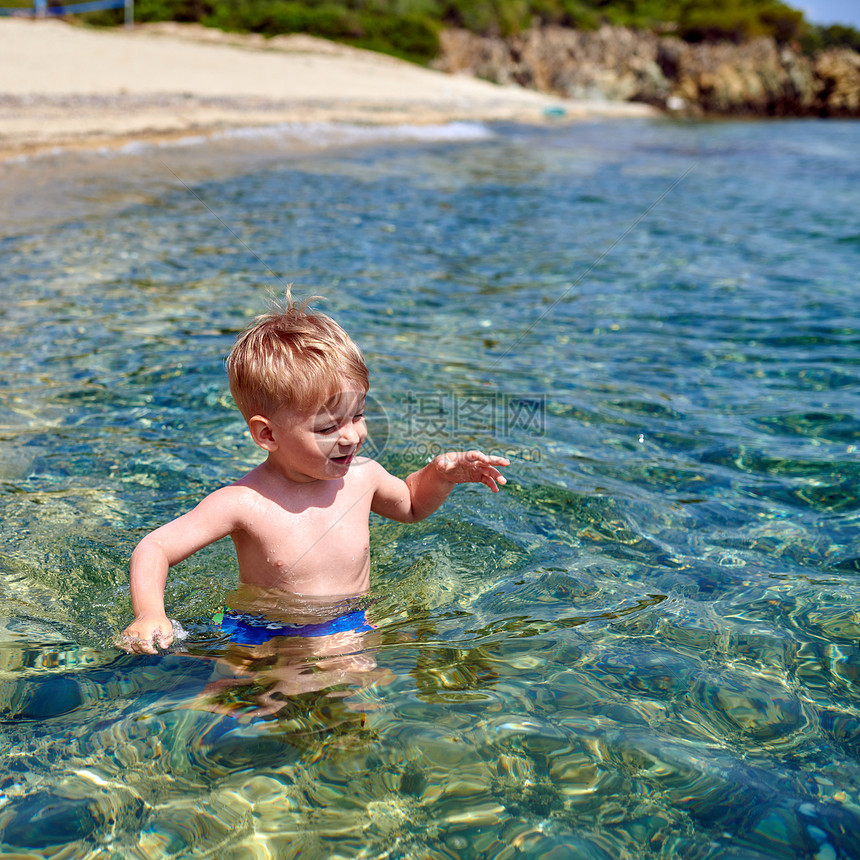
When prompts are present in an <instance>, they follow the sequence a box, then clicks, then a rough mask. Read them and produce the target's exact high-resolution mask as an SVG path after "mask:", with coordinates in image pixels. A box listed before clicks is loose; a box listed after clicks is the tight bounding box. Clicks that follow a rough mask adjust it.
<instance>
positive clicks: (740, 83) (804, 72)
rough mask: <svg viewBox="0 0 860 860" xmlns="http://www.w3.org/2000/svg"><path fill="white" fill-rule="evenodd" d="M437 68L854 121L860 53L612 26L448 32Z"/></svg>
mask: <svg viewBox="0 0 860 860" xmlns="http://www.w3.org/2000/svg"><path fill="white" fill-rule="evenodd" d="M434 67H435V68H437V69H439V70H441V71H446V72H449V73H455V74H458V73H459V74H466V75H472V76H475V77H478V78H484V79H486V80H489V81H493V82H495V83H500V84H519V85H520V86H524V87H528V88H530V89H534V90H538V91H540V92H543V93H549V94H553V95H557V96H561V97H564V98H575V99H603V100H609V101H626V102H643V103H646V104H649V105H653V106H655V107H658V108H662V109H665V110H669V111H673V112H678V113H684V114H688V115H692V116H737V117H860V54H858V53H857V52H855V51H852V50H849V49H835V48H834V49H829V50H826V51H822V52H820V53H818V54H816V55H815V56H812V57H809V56H806V55H804V54H802V53H801V52H800V51H799V50H796V49H794V48H792V47H789V46H785V45H778V44H777V43H776V42H775V41H774V40H773V39H768V38H761V39H755V40H753V41H750V42H747V43H744V44H740V45H735V44H730V43H702V44H696V45H692V44H688V43H687V42H684V41H682V40H681V39H679V38H677V37H674V36H659V35H657V34H654V33H647V32H640V31H635V30H628V29H625V28H622V27H609V26H605V27H603V28H601V29H600V30H597V31H594V32H584V31H579V30H570V29H565V28H561V27H541V28H533V29H531V30H527V31H524V32H522V33H519V34H517V35H515V36H511V37H509V38H506V39H502V38H495V37H483V36H476V35H474V34H472V33H468V32H466V31H464V30H448V31H446V32H445V33H443V35H442V54H441V56H440V57H439V58H438V59H437V60H436V61H435V63H434Z"/></svg>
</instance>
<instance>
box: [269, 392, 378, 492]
mask: <svg viewBox="0 0 860 860" xmlns="http://www.w3.org/2000/svg"><path fill="white" fill-rule="evenodd" d="M365 396H366V392H365V391H364V389H363V388H357V387H355V385H354V384H353V383H345V385H344V388H343V390H341V391H340V392H338V393H337V394H336V395H334V397H331V398H329V399H328V400H327V401H326V402H325V403H324V404H323V405H322V406H321V407H320V408H319V409H316V410H311V411H309V412H297V411H294V410H289V409H282V410H281V411H280V412H279V413H278V414H277V416H276V417H275V419H273V420H272V419H270V420H269V422H268V424H269V427H270V429H271V435H272V440H273V442H274V448H271V449H269V456H270V457H271V458H272V459H274V461H275V462H276V464H277V465H278V466H279V467H280V469H281V470H282V471H283V473H284V475H285V476H286V477H287V478H289V479H290V480H291V481H295V482H297V483H308V482H310V481H331V480H335V479H336V478H342V477H343V476H344V475H345V474H346V473H347V471H348V470H349V467H350V464H351V463H352V461H353V458H354V457H355V455H356V454H357V453H358V449H359V448H360V447H361V445H362V443H363V442H364V440H365V439H366V438H367V424H366V423H365V421H364V400H365Z"/></svg>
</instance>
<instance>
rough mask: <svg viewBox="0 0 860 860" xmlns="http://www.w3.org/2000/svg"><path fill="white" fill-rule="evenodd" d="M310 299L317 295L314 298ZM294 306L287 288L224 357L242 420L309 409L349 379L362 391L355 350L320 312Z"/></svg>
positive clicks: (364, 376)
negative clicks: (282, 411) (284, 293)
mask: <svg viewBox="0 0 860 860" xmlns="http://www.w3.org/2000/svg"><path fill="white" fill-rule="evenodd" d="M314 298H318V297H317V296H315V297H314ZM311 301H313V299H308V300H307V301H306V302H303V303H302V304H300V305H298V304H296V303H295V302H294V301H293V299H292V296H291V293H290V288H289V287H288V288H287V292H286V296H285V299H284V300H283V301H278V302H274V303H273V306H272V309H271V310H270V311H269V313H266V314H263V315H262V316H259V317H257V318H256V319H255V320H254V321H253V322H252V323H251V325H250V326H248V328H246V329H245V331H243V332H242V333H241V334H240V335H239V337H237V338H236V342H235V343H234V344H233V348H232V349H231V350H230V354H229V355H228V356H227V376H228V378H229V381H230V393H231V394H232V395H233V399H234V400H235V401H236V405H237V406H238V407H239V411H240V412H241V413H242V415H243V416H244V418H245V420H246V421H248V420H250V419H251V418H252V417H253V416H254V415H264V416H266V417H272V416H274V415H275V414H276V413H277V412H278V410H280V409H283V408H288V409H295V410H298V411H309V410H312V409H316V408H318V407H320V406H322V404H323V403H325V402H326V401H327V400H328V399H329V398H330V397H333V396H334V395H335V394H337V393H338V392H339V391H341V390H342V389H343V387H344V382H352V383H355V384H357V385H358V386H359V387H361V388H363V389H364V390H365V391H367V389H368V387H369V385H370V380H369V374H368V371H367V365H366V364H365V363H364V357H363V356H362V354H361V350H359V348H358V347H357V346H356V345H355V343H354V342H353V340H352V339H351V338H350V336H349V335H348V334H347V333H346V332H345V331H344V330H343V329H342V328H341V327H340V326H339V325H338V324H337V323H336V322H335V321H334V320H333V319H332V318H331V317H328V316H326V315H325V314H320V313H315V312H313V311H311V310H309V309H308V305H309V303H310V302H311Z"/></svg>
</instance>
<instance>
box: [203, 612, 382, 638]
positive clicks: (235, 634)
mask: <svg viewBox="0 0 860 860" xmlns="http://www.w3.org/2000/svg"><path fill="white" fill-rule="evenodd" d="M217 618H218V616H216V617H215V620H216V621H217ZM220 624H221V630H222V631H223V632H224V633H227V634H229V636H230V641H231V642H235V643H236V644H237V645H260V644H261V643H263V642H268V640H269V639H273V638H274V637H275V636H330V635H331V634H332V633H343V632H345V631H352V632H355V633H364V632H365V631H367V630H373V627H372V626H371V625H370V624H368V623H367V617H366V616H365V614H364V610H363V609H356V610H355V611H354V612H347V613H346V615H339V616H338V617H337V618H332V619H331V620H329V621H320V622H319V623H317V624H279V623H278V622H275V621H271V620H270V619H268V618H266V616H265V615H249V614H248V613H245V612H232V611H231V610H229V609H225V610H224V613H223V617H222V618H221V621H220Z"/></svg>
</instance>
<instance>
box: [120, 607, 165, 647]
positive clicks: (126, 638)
mask: <svg viewBox="0 0 860 860" xmlns="http://www.w3.org/2000/svg"><path fill="white" fill-rule="evenodd" d="M172 641H173V625H172V624H171V623H170V619H169V618H168V617H167V616H166V615H156V616H149V615H141V616H140V617H139V618H135V619H134V621H133V622H132V623H131V624H129V625H128V627H126V628H125V630H123V632H122V636H120V638H119V642H117V645H119V647H120V648H122V649H123V650H125V651H128V652H130V653H133V654H157V653H158V649H159V648H167V646H168V645H170V643H171V642H172Z"/></svg>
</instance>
